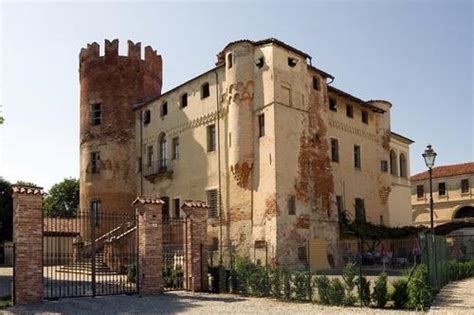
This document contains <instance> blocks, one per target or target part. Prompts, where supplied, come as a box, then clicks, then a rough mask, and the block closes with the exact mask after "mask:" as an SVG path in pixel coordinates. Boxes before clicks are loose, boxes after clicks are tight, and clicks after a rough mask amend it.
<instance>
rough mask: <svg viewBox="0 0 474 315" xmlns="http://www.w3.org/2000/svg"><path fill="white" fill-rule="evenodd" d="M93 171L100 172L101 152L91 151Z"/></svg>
mask: <svg viewBox="0 0 474 315" xmlns="http://www.w3.org/2000/svg"><path fill="white" fill-rule="evenodd" d="M91 173H92V174H99V173H100V152H91Z"/></svg>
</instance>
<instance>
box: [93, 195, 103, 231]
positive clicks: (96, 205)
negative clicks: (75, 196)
mask: <svg viewBox="0 0 474 315" xmlns="http://www.w3.org/2000/svg"><path fill="white" fill-rule="evenodd" d="M90 207H91V212H92V215H93V218H94V222H95V225H96V226H98V225H99V221H100V215H101V208H102V203H101V201H100V200H92V201H91V203H90Z"/></svg>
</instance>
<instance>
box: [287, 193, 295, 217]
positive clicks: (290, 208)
mask: <svg viewBox="0 0 474 315" xmlns="http://www.w3.org/2000/svg"><path fill="white" fill-rule="evenodd" d="M288 214H289V215H294V214H296V198H295V196H294V195H291V196H289V197H288Z"/></svg>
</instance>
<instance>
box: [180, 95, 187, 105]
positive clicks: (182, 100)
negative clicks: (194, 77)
mask: <svg viewBox="0 0 474 315" xmlns="http://www.w3.org/2000/svg"><path fill="white" fill-rule="evenodd" d="M186 106H188V93H184V94H183V95H181V108H185V107H186Z"/></svg>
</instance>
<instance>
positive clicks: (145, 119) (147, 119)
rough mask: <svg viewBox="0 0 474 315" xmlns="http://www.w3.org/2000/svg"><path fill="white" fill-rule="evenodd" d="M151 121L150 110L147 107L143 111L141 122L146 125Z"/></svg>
mask: <svg viewBox="0 0 474 315" xmlns="http://www.w3.org/2000/svg"><path fill="white" fill-rule="evenodd" d="M150 121H151V112H150V110H149V109H147V110H146V111H145V112H144V113H143V124H144V125H148V124H149V123H150Z"/></svg>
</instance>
